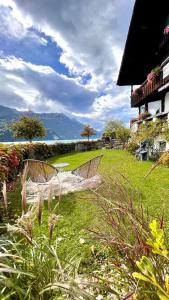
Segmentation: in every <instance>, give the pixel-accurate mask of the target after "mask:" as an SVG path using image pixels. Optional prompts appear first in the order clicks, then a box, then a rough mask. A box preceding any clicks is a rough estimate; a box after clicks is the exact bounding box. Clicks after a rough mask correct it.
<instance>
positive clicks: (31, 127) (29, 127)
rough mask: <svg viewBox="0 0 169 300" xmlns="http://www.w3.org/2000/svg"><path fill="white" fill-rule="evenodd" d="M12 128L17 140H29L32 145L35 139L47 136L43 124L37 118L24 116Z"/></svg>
mask: <svg viewBox="0 0 169 300" xmlns="http://www.w3.org/2000/svg"><path fill="white" fill-rule="evenodd" d="M11 128H12V130H13V135H14V137H15V138H17V139H19V138H21V139H25V140H29V142H30V143H31V142H32V140H33V139H34V138H37V137H44V136H45V134H46V129H45V127H44V125H43V123H42V122H41V121H40V120H39V119H38V118H36V117H28V116H23V117H21V119H20V120H19V121H17V122H14V123H13V124H12V126H11Z"/></svg>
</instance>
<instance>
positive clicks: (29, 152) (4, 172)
mask: <svg viewBox="0 0 169 300" xmlns="http://www.w3.org/2000/svg"><path fill="white" fill-rule="evenodd" d="M79 144H80V145H84V147H85V150H92V149H96V148H97V145H98V143H97V142H95V141H91V142H80V143H77V144H75V143H70V144H61V143H56V144H52V145H48V144H46V143H31V144H30V143H25V144H18V145H14V146H8V147H7V146H4V145H0V182H3V181H4V180H7V181H10V180H13V179H15V177H16V175H17V174H18V173H19V171H20V170H21V168H22V167H23V160H24V159H28V158H32V159H38V160H44V159H47V158H49V157H52V156H54V155H57V154H65V153H69V152H71V151H75V150H78V151H79V150H80V151H81V149H79V148H77V146H76V145H79Z"/></svg>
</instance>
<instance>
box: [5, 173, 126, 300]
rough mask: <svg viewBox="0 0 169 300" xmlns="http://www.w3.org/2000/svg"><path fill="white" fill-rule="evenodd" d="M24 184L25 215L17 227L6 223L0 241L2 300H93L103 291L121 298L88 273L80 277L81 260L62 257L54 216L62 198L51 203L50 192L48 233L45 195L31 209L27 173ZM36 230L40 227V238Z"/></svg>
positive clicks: (23, 210)
mask: <svg viewBox="0 0 169 300" xmlns="http://www.w3.org/2000/svg"><path fill="white" fill-rule="evenodd" d="M22 185H23V186H24V189H23V188H22V197H21V202H22V214H21V216H20V217H19V218H18V219H17V220H16V221H15V224H13V225H10V224H7V231H8V234H9V235H8V239H6V238H5V239H3V240H1V241H0V299H4V300H5V299H22V300H23V299H25V300H26V299H31V300H32V299H35V300H37V299H39V300H46V299H79V300H80V299H88V300H89V299H91V300H94V299H96V296H97V295H98V294H99V292H100V291H104V293H110V294H111V295H116V297H117V298H116V299H120V298H119V295H118V293H117V292H116V291H115V290H113V288H111V287H109V286H107V285H105V284H103V283H100V284H98V282H97V284H96V283H94V282H92V281H91V280H90V278H89V277H88V276H86V275H85V274H79V265H80V262H81V259H80V258H79V257H76V256H74V257H70V256H68V257H66V258H65V259H64V260H63V259H60V258H59V256H58V242H57V238H56V233H55V228H56V227H57V223H58V222H59V219H60V216H58V215H56V214H55V208H56V207H57V205H59V202H60V198H61V195H60V197H59V202H58V201H57V202H56V205H55V203H52V202H53V201H56V200H55V199H51V198H52V192H51V190H49V193H48V199H47V201H48V223H47V224H48V234H47V233H46V230H43V229H44V227H43V218H42V215H43V200H42V195H41V194H39V198H38V201H37V202H36V203H34V204H33V205H32V206H28V205H27V203H26V176H25V172H24V174H23V176H22ZM23 191H24V192H23ZM4 197H6V191H5V189H4ZM53 207H54V208H53ZM52 208H53V209H52ZM37 227H39V228H40V230H39V231H38V232H39V234H38V235H37Z"/></svg>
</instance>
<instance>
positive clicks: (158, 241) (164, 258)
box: [133, 220, 169, 300]
mask: <svg viewBox="0 0 169 300" xmlns="http://www.w3.org/2000/svg"><path fill="white" fill-rule="evenodd" d="M150 229H151V235H152V238H149V239H148V240H147V245H149V246H150V247H151V248H150V249H151V251H152V253H153V254H155V255H154V256H153V257H151V258H148V257H146V256H143V257H142V258H141V259H140V261H137V263H136V264H137V267H138V269H139V271H140V272H134V273H133V276H134V278H137V279H139V280H141V281H144V282H146V283H149V284H151V285H152V286H153V287H154V288H155V290H156V292H157V295H158V297H159V299H161V300H167V299H169V274H168V272H169V251H168V247H167V246H166V244H165V240H164V230H163V228H160V227H159V225H158V223H157V221H156V220H153V221H152V222H151V223H150ZM159 260H161V265H159Z"/></svg>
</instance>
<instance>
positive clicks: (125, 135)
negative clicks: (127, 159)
mask: <svg viewBox="0 0 169 300" xmlns="http://www.w3.org/2000/svg"><path fill="white" fill-rule="evenodd" d="M129 137H130V129H129V128H126V127H124V126H119V127H118V128H117V130H116V138H117V139H118V140H120V142H122V144H123V148H124V147H125V144H126V143H127V142H128V139H129Z"/></svg>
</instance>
